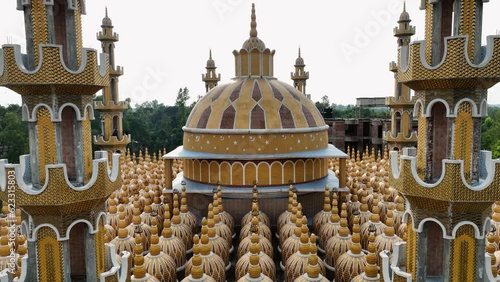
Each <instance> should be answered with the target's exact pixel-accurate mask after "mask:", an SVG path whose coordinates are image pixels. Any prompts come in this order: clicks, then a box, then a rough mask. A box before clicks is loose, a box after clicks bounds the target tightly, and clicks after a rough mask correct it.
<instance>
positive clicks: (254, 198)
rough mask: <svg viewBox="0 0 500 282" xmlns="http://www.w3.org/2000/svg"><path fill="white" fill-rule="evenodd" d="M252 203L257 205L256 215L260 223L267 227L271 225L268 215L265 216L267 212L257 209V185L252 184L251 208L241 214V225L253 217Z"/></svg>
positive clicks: (250, 220)
mask: <svg viewBox="0 0 500 282" xmlns="http://www.w3.org/2000/svg"><path fill="white" fill-rule="evenodd" d="M254 204H256V205H257V211H258V217H259V221H260V223H262V224H265V225H267V226H268V227H269V226H271V220H269V216H267V214H265V213H264V212H262V211H261V210H260V209H259V191H258V190H257V185H254V186H253V191H252V209H251V210H250V211H249V212H247V213H246V214H245V215H244V216H243V218H242V219H241V226H244V225H246V224H248V223H250V222H252V218H253V217H254V214H253V208H254ZM269 239H270V238H269Z"/></svg>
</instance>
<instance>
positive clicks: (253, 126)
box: [186, 77, 328, 143]
mask: <svg viewBox="0 0 500 282" xmlns="http://www.w3.org/2000/svg"><path fill="white" fill-rule="evenodd" d="M324 126H325V122H324V121H323V117H322V116H321V113H320V112H319V111H318V109H317V108H316V106H315V105H314V103H313V102H312V101H311V100H310V99H308V98H307V97H306V96H305V95H304V94H302V93H300V91H298V90H297V89H295V88H294V87H293V86H291V85H289V84H286V83H284V82H281V81H279V80H276V79H265V78H260V77H259V78H254V77H243V78H237V79H235V80H234V82H232V83H229V84H224V85H220V86H217V87H215V88H214V89H212V90H211V91H210V92H209V93H207V94H206V95H205V96H204V97H203V98H202V99H201V100H200V101H198V102H197V103H196V106H195V107H194V109H193V111H192V112H191V114H190V115H189V118H188V121H187V123H186V129H188V130H189V129H195V131H196V129H198V130H199V129H203V130H207V132H212V133H216V132H217V131H218V130H226V131H227V130H235V131H236V130H247V131H248V132H252V130H269V129H274V130H280V129H288V130H290V129H299V128H306V129H307V128H311V129H314V128H316V129H319V128H321V127H324ZM325 142H326V143H328V140H325Z"/></svg>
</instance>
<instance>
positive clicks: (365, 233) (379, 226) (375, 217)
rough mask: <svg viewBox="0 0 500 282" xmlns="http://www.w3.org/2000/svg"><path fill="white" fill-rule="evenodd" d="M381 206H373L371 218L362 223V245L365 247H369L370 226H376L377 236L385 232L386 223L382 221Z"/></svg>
mask: <svg viewBox="0 0 500 282" xmlns="http://www.w3.org/2000/svg"><path fill="white" fill-rule="evenodd" d="M379 212H380V210H379V207H378V206H373V209H372V214H371V217H370V220H369V221H367V222H365V223H363V225H361V229H360V230H361V232H360V233H361V234H360V235H361V246H362V247H363V249H366V248H368V239H369V236H370V231H369V229H370V226H371V225H373V226H374V227H375V236H378V235H380V234H383V233H384V229H385V228H386V225H385V224H384V223H383V222H381V221H380V216H379Z"/></svg>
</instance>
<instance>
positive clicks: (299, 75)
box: [290, 47, 309, 96]
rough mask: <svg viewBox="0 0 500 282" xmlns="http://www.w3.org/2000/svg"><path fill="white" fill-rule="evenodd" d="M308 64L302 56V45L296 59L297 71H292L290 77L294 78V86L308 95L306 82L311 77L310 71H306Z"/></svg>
mask: <svg viewBox="0 0 500 282" xmlns="http://www.w3.org/2000/svg"><path fill="white" fill-rule="evenodd" d="M305 66H306V64H305V63H304V59H303V58H302V55H301V54H300V47H299V56H298V57H297V59H296V60H295V65H294V67H295V72H292V73H290V77H291V78H292V80H293V86H294V87H295V88H296V89H297V90H299V91H300V92H302V94H304V95H306V96H307V94H306V93H307V92H306V82H307V80H308V79H309V72H308V71H305V70H304V68H305Z"/></svg>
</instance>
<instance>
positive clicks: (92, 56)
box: [0, 46, 109, 95]
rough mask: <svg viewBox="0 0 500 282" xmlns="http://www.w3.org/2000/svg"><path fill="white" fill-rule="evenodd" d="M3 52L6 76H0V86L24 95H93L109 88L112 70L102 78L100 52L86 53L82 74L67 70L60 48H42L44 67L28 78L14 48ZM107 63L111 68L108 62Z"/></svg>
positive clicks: (5, 48)
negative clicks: (16, 58) (17, 59)
mask: <svg viewBox="0 0 500 282" xmlns="http://www.w3.org/2000/svg"><path fill="white" fill-rule="evenodd" d="M35 49H38V48H35ZM2 50H3V53H4V74H3V75H2V76H0V85H1V86H6V87H8V88H10V89H11V90H13V91H15V92H17V93H19V94H21V95H28V94H31V95H32V94H34V93H36V95H41V94H45V95H50V94H52V93H54V92H55V93H65V94H66V95H93V94H94V93H96V92H97V91H98V90H100V89H101V88H102V87H104V86H108V85H109V66H108V67H107V69H106V73H105V74H104V75H103V76H101V74H100V73H99V65H98V62H97V51H95V50H87V51H86V54H87V64H86V66H85V68H84V69H83V70H82V71H81V72H80V73H78V74H74V73H70V72H68V71H67V70H66V69H65V68H64V67H63V62H61V60H60V55H59V50H60V48H59V47H55V46H43V47H42V52H43V63H42V66H41V68H40V70H38V71H37V72H35V73H33V74H27V73H25V72H23V71H21V70H20V69H19V67H18V65H17V63H16V60H15V58H14V56H15V55H14V48H13V47H4V48H3V49H2ZM103 63H104V62H103ZM105 63H106V64H107V62H105ZM35 64H36V63H35Z"/></svg>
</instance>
